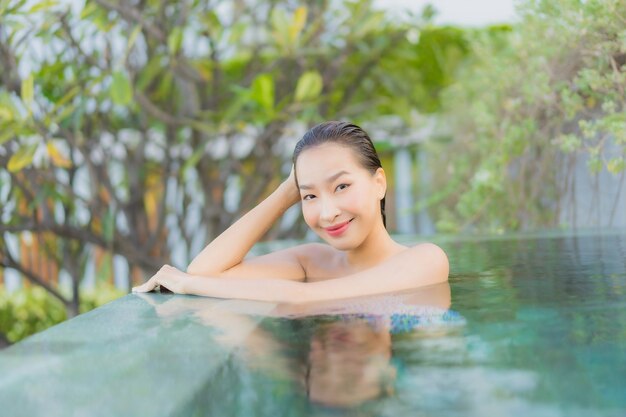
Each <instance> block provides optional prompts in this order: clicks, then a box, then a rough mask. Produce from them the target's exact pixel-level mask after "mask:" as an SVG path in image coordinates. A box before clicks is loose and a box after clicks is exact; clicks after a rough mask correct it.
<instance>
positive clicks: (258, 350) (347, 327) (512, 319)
mask: <svg viewBox="0 0 626 417" xmlns="http://www.w3.org/2000/svg"><path fill="white" fill-rule="evenodd" d="M441 246H443V247H444V249H445V250H446V252H447V253H448V254H449V257H450V262H451V267H452V269H451V276H450V285H449V286H446V285H444V286H435V287H431V288H427V289H423V290H419V291H411V292H408V293H403V294H394V295H384V296H379V297H370V298H366V299H359V300H352V301H349V302H341V303H325V304H321V305H316V306H310V307H308V308H296V307H292V306H275V305H272V304H268V303H254V302H240V301H223V300H215V299H209V298H202V297H191V296H174V295H165V294H148V295H141V296H139V295H135V294H132V295H128V296H126V297H124V298H122V299H120V300H117V301H115V302H113V303H110V304H107V305H106V306H104V307H101V308H99V309H97V310H94V311H92V312H90V313H87V314H84V315H81V316H79V317H76V318H74V319H72V320H69V321H67V322H65V323H62V324H61V325H58V326H55V327H53V328H51V329H49V330H47V331H45V332H42V333H40V334H37V335H34V336H32V337H30V338H28V339H27V340H25V341H23V342H21V343H19V344H17V345H15V346H12V347H10V348H8V349H5V350H3V351H0V404H1V407H2V408H1V409H2V410H3V411H2V413H0V414H2V415H10V416H37V415H46V416H57V415H58V416H68V415H77V416H78V415H81V416H82V415H89V416H115V415H133V416H142V415H146V416H168V415H181V416H190V415H215V416H222V415H224V416H235V415H241V416H272V417H273V416H308V415H313V416H337V415H355V416H398V415H411V416H431V415H436V416H492V415H493V416H529V415H532V416H623V415H625V413H626V373H625V370H626V354H625V353H624V352H626V239H625V238H624V235H623V234H618V233H603V234H584V235H583V234H579V235H558V234H556V235H549V236H548V235H534V236H528V235H526V236H508V237H501V238H498V239H480V240H471V239H463V240H458V241H453V240H447V241H444V240H442V241H441ZM381 279H384V277H381Z"/></svg>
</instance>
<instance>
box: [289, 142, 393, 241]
mask: <svg viewBox="0 0 626 417" xmlns="http://www.w3.org/2000/svg"><path fill="white" fill-rule="evenodd" d="M296 176H297V178H298V186H299V189H300V197H301V198H302V214H303V216H304V220H305V222H306V223H307V225H308V226H309V227H310V228H311V229H312V230H313V231H314V232H315V233H317V234H318V235H319V236H320V237H321V238H322V239H324V240H325V241H326V242H328V243H329V244H330V245H332V246H333V247H335V248H337V249H340V250H350V249H354V248H357V247H358V246H359V245H361V244H362V243H363V241H364V240H365V239H366V238H367V236H368V235H369V233H370V232H371V231H372V230H373V228H374V227H376V226H382V218H381V214H380V200H381V199H382V198H383V197H384V196H385V191H386V181H385V174H384V171H383V170H382V168H379V169H378V170H377V171H376V173H374V174H373V175H372V174H371V173H370V172H369V171H368V170H366V169H365V168H363V166H362V165H361V164H360V163H359V161H358V160H357V157H356V155H355V154H354V151H353V150H352V149H350V148H348V147H346V146H342V145H338V144H333V143H326V144H323V145H319V146H315V147H313V148H309V149H307V150H305V151H303V152H302V153H301V154H300V156H299V157H298V160H297V164H296Z"/></svg>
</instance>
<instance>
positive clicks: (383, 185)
mask: <svg viewBox="0 0 626 417" xmlns="http://www.w3.org/2000/svg"><path fill="white" fill-rule="evenodd" d="M374 182H375V183H376V187H377V188H378V189H377V192H378V199H379V200H382V199H383V198H385V194H386V193H387V177H386V176H385V170H384V169H382V168H377V169H376V172H375V173H374Z"/></svg>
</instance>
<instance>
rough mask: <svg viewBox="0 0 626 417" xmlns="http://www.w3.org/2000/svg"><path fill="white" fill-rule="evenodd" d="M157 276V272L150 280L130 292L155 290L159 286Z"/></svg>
mask: <svg viewBox="0 0 626 417" xmlns="http://www.w3.org/2000/svg"><path fill="white" fill-rule="evenodd" d="M158 275H159V273H158V272H157V273H156V274H155V275H154V276H153V277H152V278H150V279H149V280H148V281H146V282H144V283H143V284H141V285H138V286H136V287H133V289H132V292H150V291H153V290H155V289H156V287H158V286H159V284H160V283H159V281H158V278H159V277H158Z"/></svg>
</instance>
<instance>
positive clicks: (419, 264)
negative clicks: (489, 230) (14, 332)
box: [133, 243, 449, 303]
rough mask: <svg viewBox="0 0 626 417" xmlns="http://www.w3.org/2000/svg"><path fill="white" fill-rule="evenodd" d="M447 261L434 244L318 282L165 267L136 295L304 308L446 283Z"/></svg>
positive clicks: (403, 252) (141, 287)
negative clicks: (159, 293) (160, 290)
mask: <svg viewBox="0 0 626 417" xmlns="http://www.w3.org/2000/svg"><path fill="white" fill-rule="evenodd" d="M448 272H449V265H448V258H447V256H446V254H445V253H444V251H443V250H442V249H441V248H439V247H438V246H437V245H434V244H430V243H423V244H420V245H417V246H414V247H412V248H409V249H407V250H405V251H402V252H401V253H399V254H397V255H395V256H393V257H391V258H389V259H388V260H386V261H384V262H382V263H380V264H379V265H376V266H375V267H372V268H369V269H367V270H364V271H361V272H357V273H355V274H351V275H348V276H345V277H341V278H336V279H330V280H326V281H320V282H312V283H306V282H295V281H285V280H279V279H238V278H229V279H222V278H211V277H202V278H201V279H198V278H199V277H197V276H194V275H189V274H186V273H184V272H182V271H179V270H177V269H175V268H173V267H170V266H165V267H163V268H161V270H160V271H159V272H158V273H157V274H156V275H155V276H153V277H152V278H151V279H150V280H149V281H148V282H146V283H145V284H143V285H140V286H139V287H135V288H133V291H134V292H148V291H152V290H153V289H154V288H156V287H157V286H158V285H162V286H164V287H166V288H168V289H169V290H171V291H173V292H175V293H179V294H192V295H202V296H207V297H216V298H238V299H245V300H257V301H270V302H276V303H308V302H314V301H325V300H336V299H342V298H351V297H359V296H366V295H374V294H383V293H389V292H397V291H402V290H408V289H412V288H418V287H424V286H427V285H431V284H437V283H440V282H445V281H447V280H448Z"/></svg>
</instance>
